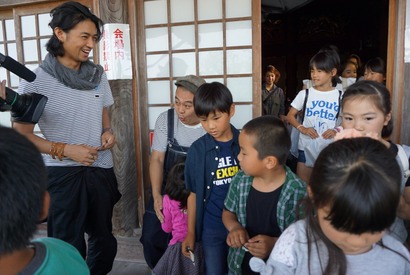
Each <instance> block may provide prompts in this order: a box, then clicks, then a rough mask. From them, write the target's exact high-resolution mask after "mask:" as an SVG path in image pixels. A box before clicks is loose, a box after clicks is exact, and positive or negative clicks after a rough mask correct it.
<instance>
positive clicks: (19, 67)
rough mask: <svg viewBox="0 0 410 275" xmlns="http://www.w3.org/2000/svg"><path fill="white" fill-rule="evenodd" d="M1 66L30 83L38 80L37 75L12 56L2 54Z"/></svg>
mask: <svg viewBox="0 0 410 275" xmlns="http://www.w3.org/2000/svg"><path fill="white" fill-rule="evenodd" d="M0 65H1V66H2V67H3V68H5V69H7V70H9V71H10V72H12V73H14V74H15V75H17V76H19V77H21V78H23V79H25V80H27V81H28V82H33V81H34V79H36V74H35V73H33V72H32V71H30V70H29V69H28V68H27V67H26V66H24V65H23V64H20V63H19V62H17V61H16V60H14V59H13V58H11V57H10V56H4V55H2V54H1V53H0Z"/></svg>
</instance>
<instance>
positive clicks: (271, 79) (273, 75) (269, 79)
mask: <svg viewBox="0 0 410 275" xmlns="http://www.w3.org/2000/svg"><path fill="white" fill-rule="evenodd" d="M279 79H280V72H279V70H278V69H276V68H275V67H274V66H272V65H268V67H267V68H266V72H265V82H266V83H269V84H276V83H278V81H279Z"/></svg>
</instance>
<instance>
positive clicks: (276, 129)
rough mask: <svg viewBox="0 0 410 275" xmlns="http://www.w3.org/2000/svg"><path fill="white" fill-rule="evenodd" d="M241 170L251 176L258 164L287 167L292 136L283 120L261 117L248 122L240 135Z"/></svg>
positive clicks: (239, 156)
mask: <svg viewBox="0 0 410 275" xmlns="http://www.w3.org/2000/svg"><path fill="white" fill-rule="evenodd" d="M239 146H240V148H241V151H240V153H239V155H238V160H239V161H240V164H241V169H242V170H244V171H245V173H247V174H249V175H252V176H253V175H254V173H253V171H254V170H255V168H256V169H259V167H257V166H258V164H260V165H264V166H266V165H268V166H270V167H272V165H273V162H272V161H273V160H272V159H270V158H269V157H273V158H274V159H275V160H274V161H275V163H274V164H275V166H276V165H281V166H283V165H285V162H286V159H287V157H288V154H289V150H290V136H289V133H288V130H287V129H286V127H285V125H284V124H283V122H282V120H280V119H279V118H277V117H275V116H260V117H256V118H254V119H252V120H250V121H249V122H247V123H246V124H245V125H244V126H243V128H242V131H241V133H240V135H239Z"/></svg>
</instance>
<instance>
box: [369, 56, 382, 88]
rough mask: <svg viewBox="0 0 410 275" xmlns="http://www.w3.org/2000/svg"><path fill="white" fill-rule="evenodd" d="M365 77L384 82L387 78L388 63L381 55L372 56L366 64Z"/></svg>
mask: <svg viewBox="0 0 410 275" xmlns="http://www.w3.org/2000/svg"><path fill="white" fill-rule="evenodd" d="M364 79H365V80H373V81H376V82H379V83H384V81H385V80H386V64H385V63H384V60H383V59H381V58H380V57H376V58H372V59H370V60H369V61H367V63H366V65H365V66H364Z"/></svg>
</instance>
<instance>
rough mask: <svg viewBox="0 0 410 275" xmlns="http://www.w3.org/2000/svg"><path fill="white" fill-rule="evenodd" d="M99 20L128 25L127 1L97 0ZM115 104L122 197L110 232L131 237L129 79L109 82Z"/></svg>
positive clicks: (133, 193) (133, 188)
mask: <svg viewBox="0 0 410 275" xmlns="http://www.w3.org/2000/svg"><path fill="white" fill-rule="evenodd" d="M98 5H99V12H100V18H101V19H102V20H103V21H104V23H128V13H127V10H128V7H127V1H122V0H100V1H99V3H98ZM109 82H110V87H111V90H112V94H113V97H114V105H113V106H112V107H111V109H110V114H111V126H112V128H113V129H114V132H115V135H116V137H117V144H116V146H114V148H113V149H112V153H113V157H114V171H115V174H116V176H117V180H118V188H119V190H120V192H121V194H122V198H121V200H120V201H119V202H118V203H117V204H116V206H115V208H114V213H113V232H114V234H115V235H117V236H126V237H130V236H134V235H135V234H136V231H135V230H134V229H135V228H136V227H137V226H138V225H139V224H138V222H137V221H138V219H139V217H138V210H137V205H138V201H137V197H138V196H137V184H136V182H137V171H136V167H137V165H136V163H135V162H136V153H135V143H134V114H137V113H136V112H134V110H133V95H132V80H111V81H109Z"/></svg>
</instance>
